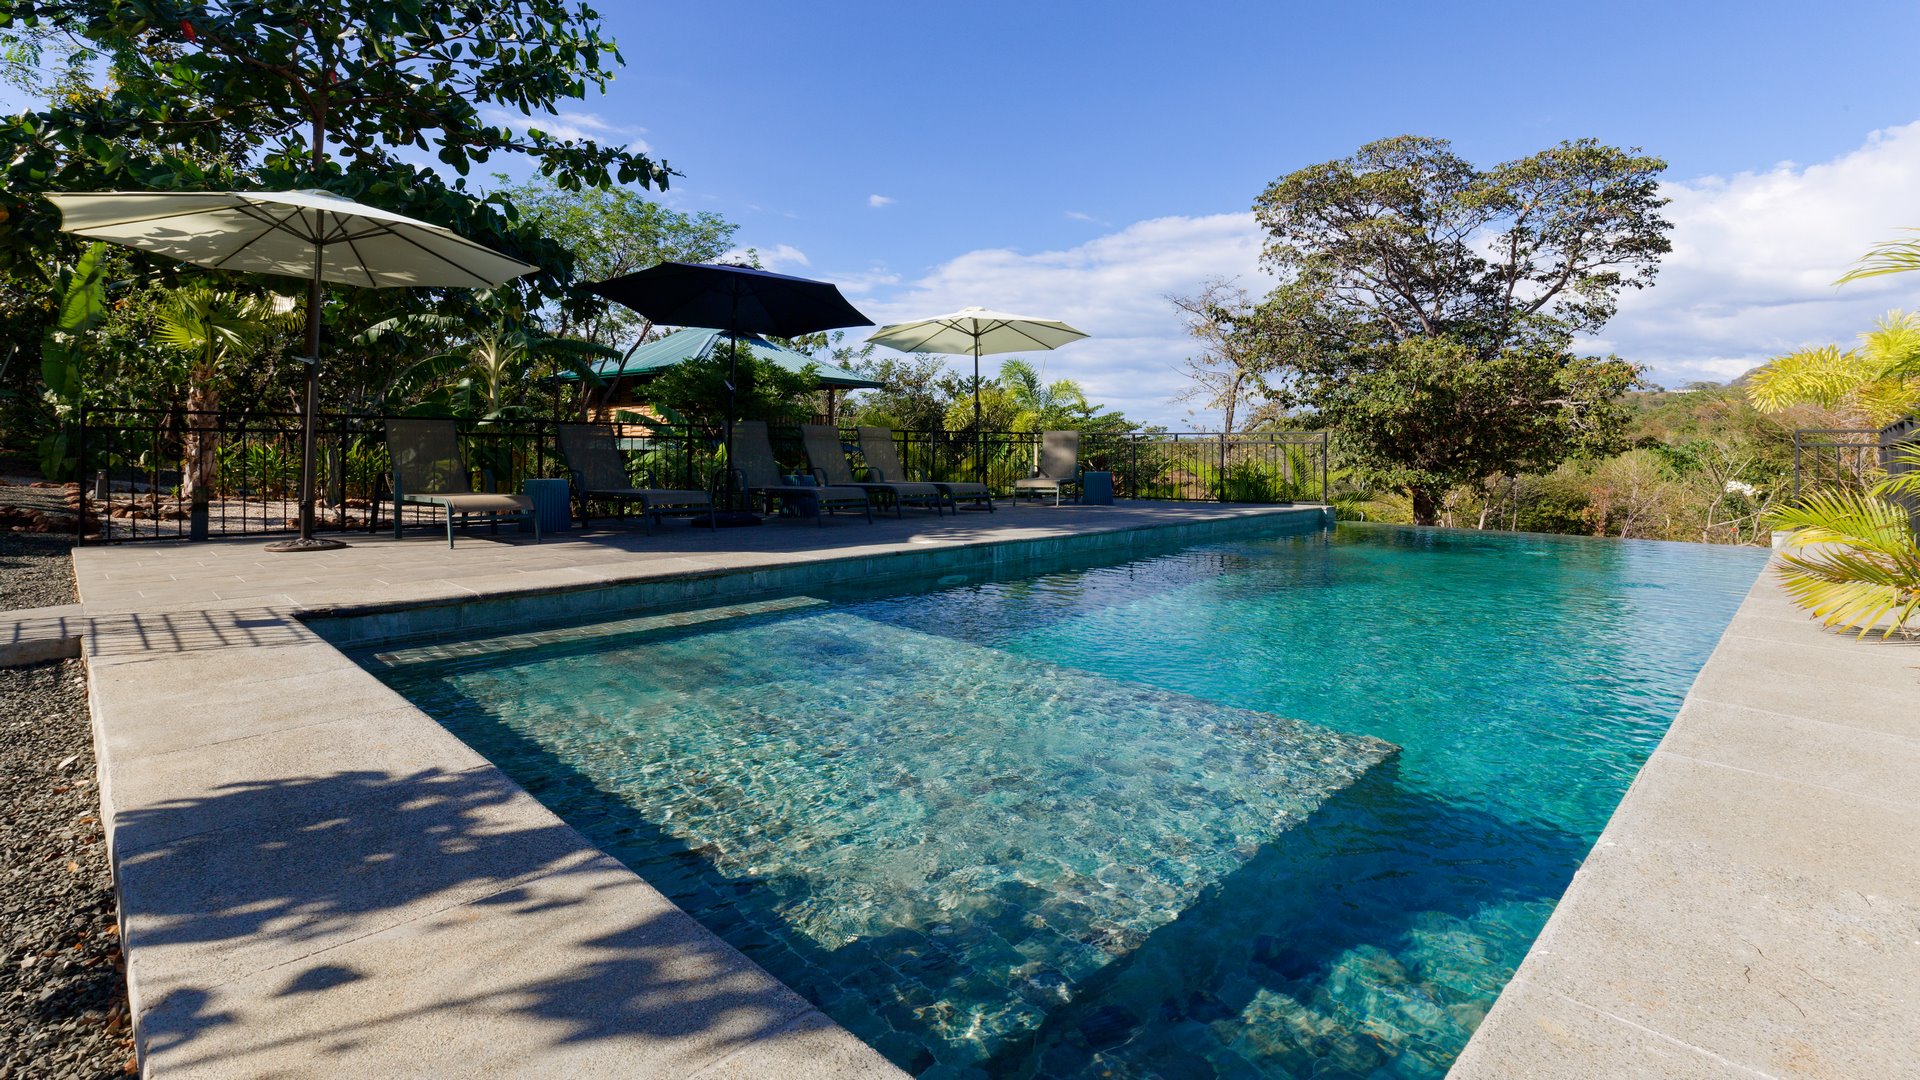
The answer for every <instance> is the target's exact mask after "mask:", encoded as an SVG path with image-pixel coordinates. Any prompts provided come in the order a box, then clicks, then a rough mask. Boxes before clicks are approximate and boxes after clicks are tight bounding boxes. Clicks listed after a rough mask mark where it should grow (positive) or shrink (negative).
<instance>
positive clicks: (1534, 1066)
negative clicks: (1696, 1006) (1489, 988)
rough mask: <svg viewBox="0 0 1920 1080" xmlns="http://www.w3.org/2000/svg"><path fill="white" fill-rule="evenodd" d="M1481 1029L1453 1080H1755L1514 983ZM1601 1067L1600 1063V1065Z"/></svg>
mask: <svg viewBox="0 0 1920 1080" xmlns="http://www.w3.org/2000/svg"><path fill="white" fill-rule="evenodd" d="M1500 1000H1501V1002H1502V1005H1503V1008H1502V1009H1501V1011H1500V1012H1499V1013H1498V1014H1496V1015H1493V1016H1489V1017H1488V1018H1487V1020H1486V1022H1485V1023H1483V1024H1481V1026H1480V1030H1479V1032H1477V1033H1476V1034H1475V1037H1474V1040H1473V1041H1472V1042H1471V1043H1468V1044H1467V1048H1466V1050H1465V1051H1463V1052H1462V1053H1461V1055H1460V1057H1459V1058H1458V1059H1457V1060H1456V1061H1455V1062H1454V1071H1453V1073H1452V1074H1450V1075H1453V1076H1487V1077H1507V1078H1511V1080H1520V1078H1523V1077H1524V1078H1526V1080H1597V1078H1599V1077H1602V1076H1604V1077H1607V1078H1608V1080H1755V1078H1756V1077H1764V1076H1765V1075H1766V1074H1764V1073H1759V1072H1755V1071H1753V1070H1751V1069H1748V1068H1745V1067H1743V1066H1740V1065H1736V1064H1734V1063H1733V1062H1730V1061H1725V1060H1723V1059H1720V1058H1716V1057H1714V1056H1712V1055H1711V1054H1708V1053H1707V1052H1706V1051H1704V1050H1700V1049H1697V1048H1695V1047H1691V1046H1687V1045H1686V1044H1684V1043H1681V1042H1678V1041H1676V1040H1674V1039H1669V1038H1666V1037H1665V1036H1662V1035H1660V1034H1658V1033H1656V1032H1652V1031H1648V1030H1647V1029H1646V1028H1643V1027H1640V1026H1639V1025H1636V1024H1631V1023H1628V1022H1627V1021H1625V1020H1621V1019H1619V1018H1618V1017H1613V1016H1608V1015H1607V1014H1605V1013H1602V1012H1600V1011H1599V1010H1597V1009H1594V1008H1592V1007H1591V1006H1586V1005H1582V1004H1580V1003H1579V1002H1576V1001H1572V1000H1569V999H1568V998H1566V997H1563V996H1561V995H1559V994H1555V993H1553V992H1552V991H1548V990H1542V989H1540V988H1539V987H1537V986H1534V985H1532V984H1531V983H1528V982H1527V981H1525V980H1522V979H1515V980H1513V981H1512V982H1510V983H1508V984H1507V988H1506V989H1505V990H1504V991H1502V993H1501V995H1500ZM1602 1063H1604V1065H1603V1064H1602Z"/></svg>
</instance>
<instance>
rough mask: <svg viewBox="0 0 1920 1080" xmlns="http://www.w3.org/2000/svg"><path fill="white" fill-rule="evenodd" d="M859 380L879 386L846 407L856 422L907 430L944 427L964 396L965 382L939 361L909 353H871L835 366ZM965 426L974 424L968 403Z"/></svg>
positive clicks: (856, 398)
mask: <svg viewBox="0 0 1920 1080" xmlns="http://www.w3.org/2000/svg"><path fill="white" fill-rule="evenodd" d="M835 363H838V364H839V366H841V367H844V368H846V369H847V370H849V371H852V372H854V373H855V374H858V375H860V376H863V377H865V378H868V379H871V380H873V381H874V382H877V383H880V384H881V388H880V389H878V390H862V391H859V392H858V396H857V397H855V398H853V399H852V400H851V401H850V402H849V404H848V415H849V416H850V417H851V418H852V419H853V421H854V422H855V423H857V424H866V425H869V426H873V427H887V428H899V429H905V430H909V431H938V430H940V429H941V428H943V427H945V426H946V418H947V408H948V406H949V404H950V403H951V402H952V401H954V399H956V398H958V397H960V396H961V394H962V393H964V392H965V383H966V380H965V379H963V378H961V377H960V376H959V375H956V374H954V372H953V369H952V368H950V367H948V366H947V361H946V359H945V358H943V357H939V356H928V355H925V354H908V355H906V356H904V357H899V358H895V357H891V356H887V357H874V356H871V355H867V356H863V357H859V358H853V359H849V361H848V362H846V363H839V361H838V360H836V361H835ZM968 409H969V411H968V413H967V422H968V423H972V421H973V413H972V411H971V409H972V406H971V404H969V406H968Z"/></svg>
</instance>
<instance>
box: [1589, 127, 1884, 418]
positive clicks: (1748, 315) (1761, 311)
mask: <svg viewBox="0 0 1920 1080" xmlns="http://www.w3.org/2000/svg"><path fill="white" fill-rule="evenodd" d="M1916 190H1920V122H1916V123H1912V124H1908V125H1906V126H1904V127H1896V128H1889V129H1887V130H1885V131H1878V132H1874V133H1873V134H1871V135H1869V136H1868V137H1867V140H1866V142H1865V143H1864V144H1863V145H1862V146H1861V147H1859V148H1858V149H1856V150H1853V151H1851V152H1849V153H1846V154H1843V155H1841V156H1840V157H1838V158H1835V159H1834V160H1832V161H1827V162H1822V163H1819V164H1814V165H1806V166H1801V165H1796V164H1794V163H1791V162H1786V163H1782V164H1779V165H1776V166H1774V167H1773V168H1771V169H1767V170H1765V171H1759V172H1746V173H1740V174H1738V175H1736V176H1732V177H1715V176H1709V177H1703V178H1700V179H1696V180H1685V181H1675V182H1670V183H1668V184H1665V185H1664V186H1663V192H1664V194H1666V195H1667V196H1668V197H1669V198H1670V199H1672V200H1673V201H1672V203H1671V205H1669V206H1668V207H1667V210H1666V213H1667V216H1668V217H1669V218H1670V219H1672V221H1673V223H1674V230H1673V253H1672V254H1671V255H1668V256H1667V257H1666V258H1665V259H1664V260H1662V264H1661V269H1660V276H1659V278H1658V279H1657V281H1656V282H1655V284H1654V286H1653V287H1652V288H1650V289H1647V290H1644V291H1642V292H1639V293H1632V294H1629V295H1627V296H1626V297H1624V298H1623V299H1622V301H1621V305H1620V313H1619V315H1617V316H1616V317H1615V318H1614V320H1613V322H1612V323H1611V324H1609V325H1608V326H1607V328H1606V330H1605V332H1604V333H1603V334H1602V335H1601V336H1600V337H1599V338H1598V339H1597V340H1595V341H1594V342H1591V343H1590V344H1591V345H1593V346H1594V347H1597V348H1599V349H1603V350H1613V351H1617V352H1619V353H1620V355H1621V356H1623V357H1626V358H1627V359H1629V360H1634V361H1638V362H1640V363H1644V364H1647V365H1649V367H1650V368H1651V371H1650V372H1649V375H1650V377H1651V378H1652V379H1654V380H1655V381H1656V382H1660V383H1663V384H1665V385H1668V386H1675V385H1681V384H1684V383H1686V382H1689V381H1692V380H1695V379H1711V380H1715V381H1726V380H1728V379H1731V378H1734V377H1736V376H1738V375H1740V374H1742V373H1744V372H1746V371H1747V370H1749V369H1751V368H1753V367H1756V366H1758V365H1760V364H1762V363H1765V362H1766V360H1767V358H1768V357H1771V356H1775V355H1778V354H1780V353H1782V352H1787V351H1790V350H1792V349H1796V348H1799V347H1801V346H1805V345H1817V344H1824V343H1828V342H1851V341H1852V339H1853V337H1854V335H1856V334H1858V333H1859V332H1860V331H1862V330H1865V329H1866V328H1867V327H1868V326H1869V325H1871V324H1872V322H1873V320H1874V319H1875V318H1877V317H1878V316H1879V315H1880V314H1882V313H1884V312H1885V311H1886V310H1887V309H1889V308H1892V307H1896V306H1901V305H1906V306H1915V305H1916V304H1920V295H1917V294H1920V278H1911V277H1906V276H1904V275H1899V276H1894V277H1890V278H1878V279H1870V280H1868V281H1862V282H1856V283H1854V284H1851V285H1845V286H1838V287H1836V286H1835V285H1834V284H1833V282H1834V279H1836V278H1838V277H1839V276H1840V275H1841V274H1843V273H1845V272H1846V270H1847V268H1848V267H1849V266H1851V265H1852V264H1853V262H1854V260H1856V259H1858V258H1859V257H1860V256H1861V255H1862V254H1864V253H1865V252H1866V250H1867V249H1868V248H1869V247H1870V246H1872V245H1873V244H1874V243H1876V242H1878V241H1881V240H1887V239H1891V238H1892V237H1894V236H1895V235H1896V233H1897V230H1898V229H1900V228H1902V227H1904V226H1910V225H1920V201H1917V200H1916V198H1915V195H1914V192H1915V191H1916Z"/></svg>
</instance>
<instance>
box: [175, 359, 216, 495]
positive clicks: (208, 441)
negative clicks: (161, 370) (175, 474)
mask: <svg viewBox="0 0 1920 1080" xmlns="http://www.w3.org/2000/svg"><path fill="white" fill-rule="evenodd" d="M212 374H213V373H212V372H209V371H194V372H191V373H189V375H188V378H187V427H186V431H185V432H184V433H183V434H182V435H181V438H180V444H181V450H182V453H181V458H182V459H183V461H182V464H183V465H184V468H182V469H181V477H180V495H181V497H182V498H184V499H187V500H189V501H191V502H192V503H194V504H195V505H196V506H204V505H206V503H207V501H208V500H209V499H211V498H212V497H213V487H214V483H215V480H216V474H217V472H218V468H217V462H216V458H215V452H216V451H217V450H218V449H219V447H220V436H219V434H218V432H216V431H215V430H214V429H215V428H216V427H217V426H218V425H219V416H218V415H217V410H218V409H219V408H220V392H219V391H217V390H215V389H214V388H213V386H212V385H211V383H212V381H213V380H212Z"/></svg>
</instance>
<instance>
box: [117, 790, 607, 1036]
mask: <svg viewBox="0 0 1920 1080" xmlns="http://www.w3.org/2000/svg"><path fill="white" fill-rule="evenodd" d="M290 806H291V807H295V809H292V810H288V809H287V808H288V807H290ZM186 814H191V816H192V818H193V820H194V821H195V822H196V823H202V822H204V821H206V820H208V819H218V820H222V821H225V822H227V823H228V825H227V827H226V828H224V829H220V830H216V831H213V832H196V833H193V834H192V835H189V836H184V837H180V838H177V839H173V840H159V839H158V837H160V836H163V835H166V834H168V833H170V832H175V831H177V830H176V829H175V828H174V826H173V822H174V820H175V819H176V818H177V817H179V816H182V815H186ZM149 833H151V834H152V836H153V837H154V838H155V839H153V840H152V841H150V840H149ZM113 844H114V861H115V877H116V879H117V881H118V883H119V889H120V895H121V907H122V911H121V920H122V923H123V924H124V927H125V930H124V933H125V935H126V938H125V941H126V948H127V950H128V956H129V962H130V965H131V968H130V977H132V978H133V979H134V981H135V983H136V984H137V986H138V993H137V995H136V996H137V997H138V998H140V999H141V1000H139V1001H136V1008H138V1009H140V1010H142V1011H144V1010H145V1009H146V1008H147V1007H149V1006H151V1005H154V1004H157V1003H158V1002H160V1001H162V1000H164V999H165V997H166V995H168V994H170V993H172V992H174V991H176V990H180V989H182V988H194V987H207V986H212V985H216V984H219V983H223V982H229V981H232V980H234V979H238V978H241V977H243V976H247V975H251V974H253V973H255V972H258V971H262V970H265V969H267V968H270V967H274V966H278V965H282V964H287V963H291V962H293V961H295V960H298V959H300V958H302V957H305V956H308V955H311V954H313V953H315V952H319V951H320V950H322V949H326V948H328V947H330V946H334V945H340V944H343V943H345V942H348V941H353V940H357V939H360V938H364V937H366V936H367V935H369V934H372V933H376V932H378V931H380V930H383V929H386V928H388V927H392V926H397V925H400V924H402V923H406V922H410V921H412V920H414V919H418V918H421V917H422V916H425V915H429V914H432V913H433V912H436V911H443V910H445V909H447V908H450V907H455V906H458V905H460V904H463V903H467V902H469V901H472V900H475V899H478V898H480V897H483V896H487V895H491V894H494V893H497V892H499V891H500V890H501V889H503V888H506V887H508V886H511V885H514V884H517V883H519V882H522V881H526V880H529V879H532V878H535V877H539V876H542V875H545V874H551V873H554V872H555V871H557V870H560V869H564V868H565V867H567V866H571V865H577V864H578V863H579V862H580V861H581V860H583V859H587V858H591V857H594V852H593V851H592V849H591V848H590V847H588V846H587V844H586V843H585V842H584V841H583V840H582V839H581V837H580V835H579V834H578V833H576V832H574V831H573V830H572V829H571V828H568V827H567V826H566V825H564V824H562V823H561V822H560V820H559V819H558V818H555V817H554V816H553V815H552V814H551V813H550V812H548V811H547V810H546V809H544V808H543V807H541V806H540V805H539V803H537V802H535V801H534V800H533V799H532V798H531V797H530V796H528V795H527V794H526V793H525V792H524V791H521V790H520V789H519V787H518V786H517V785H515V784H513V783H512V782H511V781H509V780H507V779H506V778H505V777H504V776H502V775H501V774H500V773H499V772H498V771H497V770H495V769H493V768H491V767H483V768H478V769H470V770H467V771H466V772H460V773H448V772H442V771H439V770H426V771H422V772H419V773H415V774H412V775H396V774H391V773H386V772H382V771H380V770H375V769H361V770H355V771H351V772H336V773H331V774H320V775H314V776H308V777H298V778H289V779H287V780H283V781H280V782H278V783H260V784H247V785H236V786H234V787H231V788H229V789H227V790H222V791H219V792H217V793H215V794H213V795H210V796H206V797H203V798H200V799H182V800H177V801H172V802H167V803H162V804H159V805H157V806H153V807H150V808H147V809H142V810H137V811H126V812H124V813H117V814H116V815H115V821H114V837H113ZM436 977H437V976H436Z"/></svg>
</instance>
